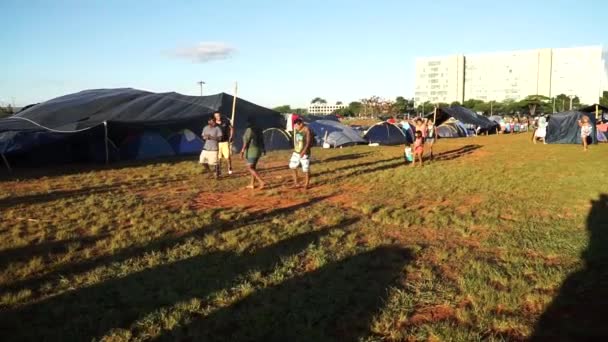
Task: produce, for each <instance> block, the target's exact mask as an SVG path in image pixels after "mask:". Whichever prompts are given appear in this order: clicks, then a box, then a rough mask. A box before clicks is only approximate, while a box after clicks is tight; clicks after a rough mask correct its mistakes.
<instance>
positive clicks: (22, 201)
mask: <svg viewBox="0 0 608 342" xmlns="http://www.w3.org/2000/svg"><path fill="white" fill-rule="evenodd" d="M182 180H183V179H167V178H162V177H158V178H151V179H141V180H136V181H131V182H117V183H112V184H110V185H105V184H104V185H97V186H90V187H84V188H80V189H74V190H56V191H51V192H47V193H38V194H32V195H25V196H19V197H7V198H4V199H0V209H4V208H9V207H13V206H18V205H31V204H40V203H46V202H51V201H57V200H61V199H66V198H73V197H76V196H82V195H94V194H101V193H107V192H112V191H116V190H122V189H123V188H124V187H126V188H128V189H129V190H134V188H142V187H150V186H151V184H152V183H154V182H162V183H163V184H169V183H173V182H181V181H182Z"/></svg>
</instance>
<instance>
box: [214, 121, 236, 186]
mask: <svg viewBox="0 0 608 342" xmlns="http://www.w3.org/2000/svg"><path fill="white" fill-rule="evenodd" d="M213 118H214V119H215V124H216V125H217V126H218V127H219V128H220V129H221V130H222V140H220V141H219V144H218V151H219V152H218V170H219V172H220V173H221V169H222V167H221V166H222V159H226V161H227V162H228V174H229V175H231V174H232V158H231V157H230V155H231V154H232V146H231V145H232V140H233V136H234V127H232V125H231V124H230V120H228V119H226V118H223V117H222V114H221V113H220V112H215V113H213Z"/></svg>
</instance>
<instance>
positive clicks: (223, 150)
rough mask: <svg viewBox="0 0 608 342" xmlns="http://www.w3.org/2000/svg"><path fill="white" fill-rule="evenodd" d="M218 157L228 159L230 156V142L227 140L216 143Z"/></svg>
mask: <svg viewBox="0 0 608 342" xmlns="http://www.w3.org/2000/svg"><path fill="white" fill-rule="evenodd" d="M218 149H219V150H218V155H217V158H218V159H228V158H230V155H231V153H230V143H229V142H227V141H224V142H219V143H218Z"/></svg>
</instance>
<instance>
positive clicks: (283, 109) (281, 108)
mask: <svg viewBox="0 0 608 342" xmlns="http://www.w3.org/2000/svg"><path fill="white" fill-rule="evenodd" d="M273 110H275V111H277V112H279V113H291V112H292V111H293V110H292V109H291V106H290V105H282V106H278V107H274V108H273Z"/></svg>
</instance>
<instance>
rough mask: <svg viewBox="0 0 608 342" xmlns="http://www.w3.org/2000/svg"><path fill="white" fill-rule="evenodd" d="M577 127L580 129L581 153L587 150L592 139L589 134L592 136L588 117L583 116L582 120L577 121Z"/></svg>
mask: <svg viewBox="0 0 608 342" xmlns="http://www.w3.org/2000/svg"><path fill="white" fill-rule="evenodd" d="M578 125H579V126H580V128H581V140H582V141H583V151H587V150H588V148H587V147H588V146H589V144H590V142H591V141H593V139H592V138H591V134H593V127H592V126H591V123H589V117H587V116H586V115H583V119H582V120H578Z"/></svg>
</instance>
